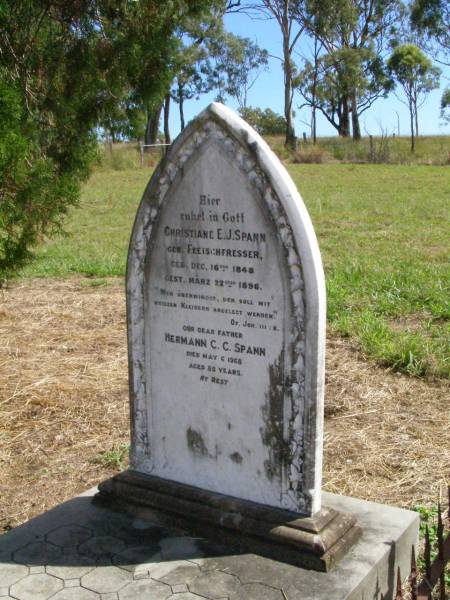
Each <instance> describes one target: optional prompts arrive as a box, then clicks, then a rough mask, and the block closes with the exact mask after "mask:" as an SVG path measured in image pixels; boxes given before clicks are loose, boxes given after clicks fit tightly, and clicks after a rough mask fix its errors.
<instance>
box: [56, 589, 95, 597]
mask: <svg viewBox="0 0 450 600" xmlns="http://www.w3.org/2000/svg"><path fill="white" fill-rule="evenodd" d="M52 600H99V596H98V594H96V593H95V592H91V590H85V589H84V588H80V587H76V588H68V589H65V590H61V591H60V592H58V593H57V594H56V596H52Z"/></svg>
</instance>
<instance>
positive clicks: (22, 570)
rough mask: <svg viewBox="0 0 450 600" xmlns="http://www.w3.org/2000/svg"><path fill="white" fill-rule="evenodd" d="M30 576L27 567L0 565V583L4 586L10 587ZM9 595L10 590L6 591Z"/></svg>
mask: <svg viewBox="0 0 450 600" xmlns="http://www.w3.org/2000/svg"><path fill="white" fill-rule="evenodd" d="M26 575H28V568H27V567H26V566H25V565H16V564H13V563H4V564H2V563H0V582H1V585H2V587H3V586H7V587H8V586H10V585H12V584H13V583H16V582H17V581H19V580H20V579H23V578H24V577H25V576H26ZM6 593H8V590H6Z"/></svg>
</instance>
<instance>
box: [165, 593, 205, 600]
mask: <svg viewBox="0 0 450 600" xmlns="http://www.w3.org/2000/svg"><path fill="white" fill-rule="evenodd" d="M204 597H205V596H199V595H198V594H192V593H191V592H183V593H181V594H173V595H172V596H169V598H168V599H167V600H199V598H204Z"/></svg>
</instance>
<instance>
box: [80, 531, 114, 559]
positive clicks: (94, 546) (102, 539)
mask: <svg viewBox="0 0 450 600" xmlns="http://www.w3.org/2000/svg"><path fill="white" fill-rule="evenodd" d="M78 550H79V552H80V554H84V555H86V556H90V557H93V558H99V557H100V556H109V557H112V556H113V555H114V554H118V553H119V552H122V551H123V550H125V544H124V542H122V540H119V539H118V538H116V537H113V536H111V535H102V536H99V537H93V538H91V539H90V540H89V541H88V542H85V543H84V544H81V546H79V548H78Z"/></svg>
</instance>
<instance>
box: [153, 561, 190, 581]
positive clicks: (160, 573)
mask: <svg viewBox="0 0 450 600" xmlns="http://www.w3.org/2000/svg"><path fill="white" fill-rule="evenodd" d="M198 573H199V571H198V567H197V566H196V565H194V564H192V563H190V562H188V561H187V560H169V561H167V562H161V563H159V564H155V565H154V566H153V567H152V568H151V570H150V575H151V577H152V578H153V579H157V580H158V581H163V582H165V583H168V584H170V585H174V584H176V583H183V582H185V581H188V580H189V579H190V577H191V576H195V575H198ZM186 577H187V579H186Z"/></svg>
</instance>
